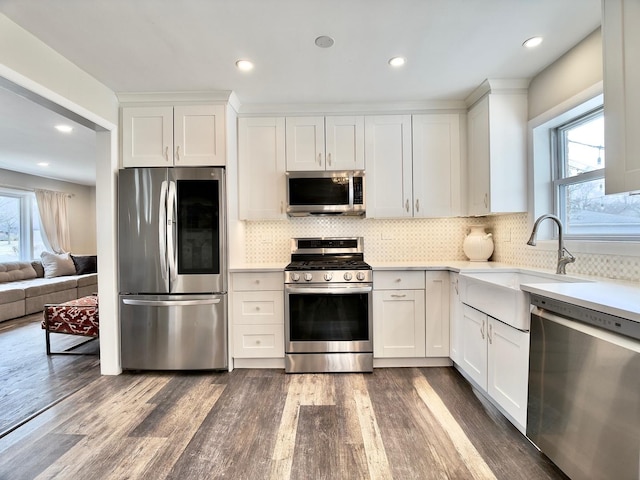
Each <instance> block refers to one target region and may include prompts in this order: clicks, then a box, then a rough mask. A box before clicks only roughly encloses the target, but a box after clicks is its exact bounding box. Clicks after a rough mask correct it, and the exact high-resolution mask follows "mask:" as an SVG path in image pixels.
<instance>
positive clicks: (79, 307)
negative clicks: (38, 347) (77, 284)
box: [42, 295, 100, 355]
mask: <svg viewBox="0 0 640 480" xmlns="http://www.w3.org/2000/svg"><path fill="white" fill-rule="evenodd" d="M99 326H100V324H99V317H98V296H97V295H89V296H87V297H82V298H78V299H77V300H71V301H69V302H65V303H61V304H59V305H45V306H44V311H43V319H42V328H43V329H44V333H45V339H46V343H47V355H51V354H52V353H67V354H76V355H82V354H80V353H76V352H71V351H70V350H73V349H75V348H77V347H79V346H80V345H84V344H85V343H87V342H88V341H91V340H93V339H95V338H97V337H98V335H99V332H100V328H99ZM51 333H64V334H67V335H81V336H83V337H91V338H90V339H89V340H87V342H82V343H79V344H78V345H75V346H73V347H71V348H69V349H67V350H65V351H64V352H52V351H51V342H50V338H49V334H51Z"/></svg>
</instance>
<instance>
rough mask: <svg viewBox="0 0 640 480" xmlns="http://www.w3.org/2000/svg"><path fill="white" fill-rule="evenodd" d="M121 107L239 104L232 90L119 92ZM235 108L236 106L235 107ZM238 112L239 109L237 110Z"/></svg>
mask: <svg viewBox="0 0 640 480" xmlns="http://www.w3.org/2000/svg"><path fill="white" fill-rule="evenodd" d="M116 96H117V97H118V101H119V102H120V105H121V106H130V107H134V106H144V105H150V104H155V105H181V104H194V103H199V104H202V103H229V102H231V101H232V100H233V101H235V102H236V103H237V104H238V105H239V102H237V98H238V97H237V96H236V95H235V94H234V93H233V92H232V91H231V90H217V91H192V92H118V93H116ZM234 108H235V106H234ZM236 110H237V109H236Z"/></svg>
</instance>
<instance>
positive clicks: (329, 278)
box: [324, 273, 333, 282]
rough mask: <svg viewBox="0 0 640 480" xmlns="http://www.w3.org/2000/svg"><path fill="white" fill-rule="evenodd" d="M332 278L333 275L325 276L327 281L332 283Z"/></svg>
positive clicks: (327, 274) (326, 274)
mask: <svg viewBox="0 0 640 480" xmlns="http://www.w3.org/2000/svg"><path fill="white" fill-rule="evenodd" d="M332 278H333V275H332V274H330V273H325V274H324V279H325V280H326V281H327V282H330V281H331V279H332Z"/></svg>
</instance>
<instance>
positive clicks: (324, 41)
mask: <svg viewBox="0 0 640 480" xmlns="http://www.w3.org/2000/svg"><path fill="white" fill-rule="evenodd" d="M334 43H335V42H334V41H333V38H331V37H329V36H327V35H321V36H319V37H318V38H316V45H317V46H318V47H320V48H329V47H332V46H333V44H334Z"/></svg>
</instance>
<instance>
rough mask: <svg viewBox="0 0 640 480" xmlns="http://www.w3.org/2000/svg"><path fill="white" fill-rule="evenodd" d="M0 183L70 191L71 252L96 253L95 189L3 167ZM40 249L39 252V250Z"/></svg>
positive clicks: (0, 173)
mask: <svg viewBox="0 0 640 480" xmlns="http://www.w3.org/2000/svg"><path fill="white" fill-rule="evenodd" d="M0 184H2V185H7V186H15V187H22V188H24V189H27V190H35V189H39V188H40V189H43V190H53V191H56V192H66V193H70V194H71V195H72V196H71V198H69V233H70V235H71V253H74V254H95V253H96V252H97V246H96V208H95V207H96V189H95V187H89V186H86V185H78V184H76V183H69V182H61V181H59V180H53V179H50V178H44V177H36V176H34V175H27V174H24V173H18V172H12V171H9V170H2V169H0ZM36 253H37V252H36Z"/></svg>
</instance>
